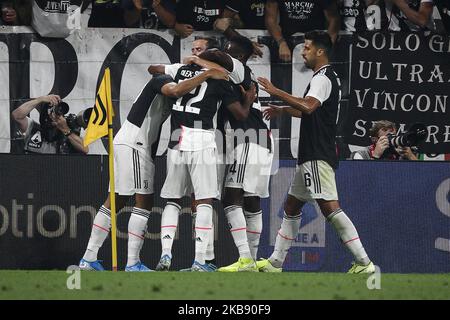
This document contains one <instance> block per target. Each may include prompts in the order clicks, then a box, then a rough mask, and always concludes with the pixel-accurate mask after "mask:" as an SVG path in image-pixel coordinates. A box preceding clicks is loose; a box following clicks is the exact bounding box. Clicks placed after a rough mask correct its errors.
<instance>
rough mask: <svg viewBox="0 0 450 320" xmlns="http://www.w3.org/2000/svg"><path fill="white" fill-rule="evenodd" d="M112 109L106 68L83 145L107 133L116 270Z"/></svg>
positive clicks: (109, 78) (115, 248)
mask: <svg viewBox="0 0 450 320" xmlns="http://www.w3.org/2000/svg"><path fill="white" fill-rule="evenodd" d="M113 116H114V109H113V105H112V99H111V75H110V71H109V68H106V70H105V74H104V75H103V79H102V82H101V83H100V88H99V89H98V93H97V96H96V98H95V107H94V109H93V110H92V113H91V116H90V118H89V123H88V126H87V128H86V135H85V136H84V142H83V143H84V145H85V146H87V145H88V144H90V143H92V142H94V141H95V140H97V139H99V138H101V137H103V136H106V135H108V140H109V141H108V149H109V150H108V151H109V152H108V163H109V200H110V204H111V208H110V209H111V249H112V270H113V271H117V224H116V192H115V184H114V181H115V180H114V147H113V126H112V125H113V121H112V118H113Z"/></svg>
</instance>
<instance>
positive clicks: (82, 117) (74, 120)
mask: <svg viewBox="0 0 450 320" xmlns="http://www.w3.org/2000/svg"><path fill="white" fill-rule="evenodd" d="M51 112H53V113H54V114H55V115H58V116H64V118H65V119H66V122H67V126H68V127H69V128H70V129H71V130H75V131H79V130H80V129H81V128H84V129H86V127H87V124H88V122H89V117H90V116H91V112H92V108H87V109H85V110H81V111H80V112H79V113H78V114H74V113H69V114H67V113H68V112H69V105H68V104H67V103H66V102H64V101H61V102H60V103H59V104H57V105H55V106H53V107H50V106H48V113H51ZM66 114H67V115H66Z"/></svg>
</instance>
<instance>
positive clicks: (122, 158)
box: [79, 70, 228, 271]
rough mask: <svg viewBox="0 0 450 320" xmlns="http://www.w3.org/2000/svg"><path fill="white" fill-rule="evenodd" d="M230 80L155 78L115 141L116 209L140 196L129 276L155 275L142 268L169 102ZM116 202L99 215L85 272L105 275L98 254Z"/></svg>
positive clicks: (211, 73)
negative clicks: (141, 255)
mask: <svg viewBox="0 0 450 320" xmlns="http://www.w3.org/2000/svg"><path fill="white" fill-rule="evenodd" d="M209 78H214V79H227V78H228V76H227V75H226V73H224V72H222V71H218V70H208V72H205V73H203V74H202V75H199V76H198V77H194V78H192V79H190V80H189V81H185V82H183V83H180V84H176V83H174V82H173V79H172V78H171V77H170V76H159V77H154V78H153V79H152V80H151V81H150V82H148V83H147V84H146V85H145V87H144V88H143V89H142V91H141V93H140V94H139V96H138V97H137V99H136V100H135V102H134V103H133V106H132V108H131V110H130V113H129V114H128V117H127V119H126V120H125V122H124V124H123V125H122V127H121V129H120V130H119V131H118V133H117V134H116V136H115V138H114V149H115V153H114V169H115V172H116V175H115V185H116V208H117V211H120V209H122V208H123V207H124V206H125V204H126V203H127V202H128V200H129V198H130V196H132V195H135V200H136V203H135V206H134V207H133V209H132V213H131V216H130V220H129V224H128V236H129V238H128V260H127V266H126V268H125V270H126V271H150V269H149V268H147V267H146V266H145V265H143V264H142V263H141V262H140V258H139V253H140V250H141V248H142V245H143V242H144V236H145V232H146V227H147V221H148V218H149V216H150V213H151V210H152V207H153V194H154V190H153V182H154V172H155V168H154V163H153V161H154V157H155V154H156V150H157V146H158V142H159V134H160V130H161V127H162V124H163V123H164V121H165V120H166V119H167V117H168V116H169V114H170V107H171V103H170V102H168V101H166V99H167V98H166V97H163V96H161V95H158V93H162V94H164V95H166V96H168V97H175V98H177V97H179V96H181V95H183V94H185V93H187V92H189V91H191V90H192V89H193V88H195V87H196V86H198V85H199V84H201V83H202V82H203V81H205V80H207V79H209ZM110 215H111V213H110V198H109V196H108V197H107V199H106V201H105V203H104V204H103V206H102V207H101V208H100V209H99V212H98V213H97V215H96V217H95V219H94V224H93V227H92V233H91V237H90V239H89V243H88V246H87V249H86V252H85V254H84V256H83V258H82V259H81V261H80V264H79V266H80V268H81V269H83V270H98V271H101V270H104V268H103V266H102V265H101V263H100V262H99V261H98V260H97V254H98V250H99V249H100V247H101V246H102V244H103V242H104V240H105V239H106V237H107V235H108V233H109V229H110Z"/></svg>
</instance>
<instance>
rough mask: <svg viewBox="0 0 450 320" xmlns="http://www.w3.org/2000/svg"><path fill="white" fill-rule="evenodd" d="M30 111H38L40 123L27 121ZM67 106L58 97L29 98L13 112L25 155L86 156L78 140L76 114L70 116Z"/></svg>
mask: <svg viewBox="0 0 450 320" xmlns="http://www.w3.org/2000/svg"><path fill="white" fill-rule="evenodd" d="M33 109H37V110H38V111H39V123H37V122H36V121H34V120H33V119H31V118H30V116H29V114H30V112H31V111H32V110H33ZM68 111H69V106H68V105H67V103H65V102H63V101H62V100H61V98H60V97H59V96H58V95H54V94H50V95H48V96H42V97H39V98H36V99H32V100H30V101H27V102H25V103H23V104H22V105H20V106H19V107H18V108H17V109H15V110H14V111H13V112H12V117H13V119H14V120H15V121H16V123H17V124H18V126H19V129H20V132H21V133H22V134H23V135H24V142H25V147H24V150H25V153H40V154H72V153H80V154H87V153H88V152H89V148H88V147H85V146H83V140H82V139H81V137H80V131H81V124H79V122H80V121H77V120H78V119H77V117H76V116H75V115H71V114H69V115H68V116H64V114H66V113H67V112H68Z"/></svg>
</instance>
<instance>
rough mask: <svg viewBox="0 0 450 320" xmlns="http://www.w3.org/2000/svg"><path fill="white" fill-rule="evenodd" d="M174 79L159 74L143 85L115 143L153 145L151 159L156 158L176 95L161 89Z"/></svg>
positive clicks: (140, 147) (145, 147)
mask: <svg viewBox="0 0 450 320" xmlns="http://www.w3.org/2000/svg"><path fill="white" fill-rule="evenodd" d="M172 81H173V79H172V77H170V76H165V75H164V76H157V77H154V78H153V79H152V80H150V81H149V82H148V83H147V84H146V85H145V86H144V88H142V90H141V92H140V93H139V95H138V97H137V98H136V100H135V101H134V103H133V105H132V107H131V110H130V112H129V113H128V116H127V119H126V120H125V121H124V123H123V124H122V126H121V128H120V130H119V131H118V132H117V134H116V136H115V137H114V144H124V145H128V146H130V147H132V148H134V149H143V150H145V149H147V150H148V149H150V152H151V157H152V159H154V158H155V155H156V151H157V149H158V142H159V137H160V134H161V128H162V125H163V123H164V121H166V119H167V118H168V117H169V115H170V110H171V107H172V103H173V99H170V98H167V97H165V96H163V95H161V94H158V93H159V92H160V91H161V87H162V86H163V85H164V84H166V83H169V82H172Z"/></svg>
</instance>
